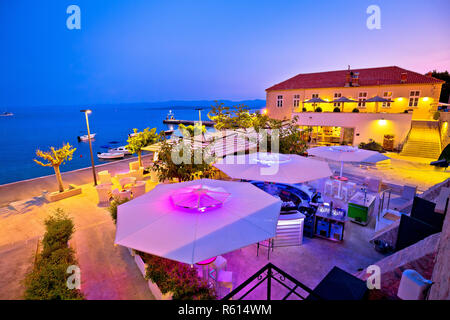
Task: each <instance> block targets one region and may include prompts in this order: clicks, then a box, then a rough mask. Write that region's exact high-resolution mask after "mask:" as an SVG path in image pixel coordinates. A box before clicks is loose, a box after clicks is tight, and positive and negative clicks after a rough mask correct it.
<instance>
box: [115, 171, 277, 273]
mask: <svg viewBox="0 0 450 320" xmlns="http://www.w3.org/2000/svg"><path fill="white" fill-rule="evenodd" d="M280 209H281V201H280V200H279V199H277V198H275V197H272V196H271V195H269V194H267V193H266V192H264V191H262V190H260V189H258V188H257V187H255V186H253V185H252V184H250V183H242V182H230V181H221V180H210V179H201V180H194V181H189V182H183V183H175V184H159V185H157V186H156V187H155V188H154V189H153V190H152V191H150V192H148V193H146V194H144V195H142V196H140V197H139V198H136V199H134V200H132V201H129V202H127V203H124V204H122V205H120V206H119V207H118V210H117V229H116V238H115V243H116V244H119V245H122V246H126V247H129V248H133V249H136V250H139V251H143V252H147V253H150V254H154V255H157V256H160V257H164V258H168V259H171V260H176V261H179V262H183V263H187V264H194V263H197V262H201V261H204V260H206V259H210V258H212V257H215V256H217V255H220V254H224V253H227V252H230V251H233V250H236V249H239V248H242V247H245V246H248V245H250V244H253V243H257V242H259V241H263V240H266V239H269V238H272V237H274V236H275V234H276V227H277V222H278V217H279V214H280Z"/></svg>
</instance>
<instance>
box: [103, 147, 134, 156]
mask: <svg viewBox="0 0 450 320" xmlns="http://www.w3.org/2000/svg"><path fill="white" fill-rule="evenodd" d="M108 152H113V153H114V152H121V153H123V154H124V155H128V154H131V152H130V150H128V149H127V148H126V147H125V146H121V147H117V148H111V149H109V150H108Z"/></svg>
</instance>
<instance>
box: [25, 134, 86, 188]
mask: <svg viewBox="0 0 450 320" xmlns="http://www.w3.org/2000/svg"><path fill="white" fill-rule="evenodd" d="M75 150H77V149H76V148H72V146H71V145H70V144H69V143H67V144H65V145H63V146H62V148H60V149H55V148H54V147H51V148H50V151H41V150H39V149H38V150H36V156H38V157H39V158H42V159H44V160H45V161H47V162H41V161H39V160H36V159H33V160H34V162H36V163H37V164H39V165H41V166H43V167H53V169H54V170H55V175H56V180H57V181H58V189H59V192H63V191H64V185H63V182H62V178H61V172H60V171H59V166H61V165H63V164H64V163H65V161H66V160H67V161H70V160H72V156H73V153H74V152H75Z"/></svg>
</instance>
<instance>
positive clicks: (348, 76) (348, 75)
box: [345, 66, 352, 87]
mask: <svg viewBox="0 0 450 320" xmlns="http://www.w3.org/2000/svg"><path fill="white" fill-rule="evenodd" d="M351 86H352V72H351V71H350V66H348V70H347V73H346V74H345V87H351Z"/></svg>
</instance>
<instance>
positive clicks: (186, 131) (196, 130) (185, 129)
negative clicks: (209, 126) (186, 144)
mask: <svg viewBox="0 0 450 320" xmlns="http://www.w3.org/2000/svg"><path fill="white" fill-rule="evenodd" d="M178 129H179V130H180V132H181V134H183V135H185V136H190V137H194V136H195V135H196V134H201V133H205V132H206V127H205V126H203V125H202V126H201V127H200V124H199V123H196V124H195V125H193V126H192V125H189V126H185V125H184V124H182V123H180V124H179V125H178Z"/></svg>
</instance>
